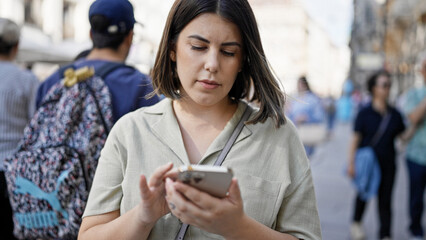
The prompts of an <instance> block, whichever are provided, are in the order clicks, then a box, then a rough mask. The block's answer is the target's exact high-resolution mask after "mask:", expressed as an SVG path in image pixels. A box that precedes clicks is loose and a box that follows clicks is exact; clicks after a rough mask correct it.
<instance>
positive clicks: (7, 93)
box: [0, 18, 39, 239]
mask: <svg viewBox="0 0 426 240" xmlns="http://www.w3.org/2000/svg"><path fill="white" fill-rule="evenodd" d="M19 35H20V29H19V27H18V25H16V23H14V22H12V21H10V20H9V19H5V18H0V208H1V209H2V210H1V214H0V219H1V220H0V236H1V238H2V239H3V238H4V239H15V238H14V237H13V234H12V232H13V221H12V210H11V207H10V203H9V198H8V196H7V187H6V180H5V176H4V167H3V161H4V159H5V158H6V157H7V156H8V155H9V154H11V153H13V152H14V151H15V149H16V147H17V146H18V142H19V140H20V139H21V138H22V136H23V133H24V128H25V126H26V124H27V123H28V122H29V121H30V119H31V117H32V115H33V113H34V102H35V96H36V92H37V87H38V85H39V81H38V79H37V78H36V77H35V76H34V74H32V73H31V72H29V71H24V70H22V69H20V68H19V67H18V66H16V65H15V64H13V63H12V62H13V60H14V59H15V57H16V54H17V52H18V42H19Z"/></svg>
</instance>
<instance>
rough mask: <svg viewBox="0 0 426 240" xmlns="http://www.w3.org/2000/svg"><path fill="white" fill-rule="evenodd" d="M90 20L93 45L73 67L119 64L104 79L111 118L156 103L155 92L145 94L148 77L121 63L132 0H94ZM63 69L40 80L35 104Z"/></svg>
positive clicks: (129, 32) (127, 42)
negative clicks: (108, 96)
mask: <svg viewBox="0 0 426 240" xmlns="http://www.w3.org/2000/svg"><path fill="white" fill-rule="evenodd" d="M89 21H90V26H91V29H90V37H91V39H92V43H93V48H92V49H91V50H90V52H88V55H87V56H86V57H83V58H80V59H77V60H76V61H75V62H74V63H73V64H72V67H73V68H76V69H77V68H81V67H84V66H89V67H94V69H95V74H96V71H97V70H99V69H101V68H102V67H104V66H106V65H107V64H117V65H118V66H117V67H116V68H114V70H113V71H111V72H110V73H109V74H108V75H107V76H106V77H105V79H104V80H105V83H106V85H107V86H108V88H109V90H110V93H111V101H112V108H113V109H112V111H113V117H114V121H117V120H118V119H119V118H120V117H121V116H123V115H124V114H126V113H128V112H131V111H134V110H136V109H138V108H140V107H143V106H149V105H152V104H155V103H157V102H158V101H159V97H158V96H155V95H153V96H152V97H151V98H149V99H147V98H146V97H147V96H148V95H149V94H150V93H151V92H152V91H153V88H152V83H151V80H150V79H149V77H148V76H146V75H144V74H142V73H141V72H139V71H138V70H136V69H134V68H133V67H130V66H128V65H125V64H124V62H125V60H126V58H127V56H128V54H129V51H130V47H131V45H132V40H133V26H134V24H135V22H136V21H135V18H134V15H133V6H132V4H131V3H130V2H129V1H128V0H96V1H95V2H93V3H92V5H91V6H90V9H89ZM63 73H64V70H63V69H62V68H61V69H60V70H58V71H56V72H55V73H54V74H53V75H51V76H50V77H48V78H47V79H46V81H44V82H43V83H42V85H41V86H40V88H39V90H38V94H37V107H39V106H40V104H41V102H42V100H43V97H44V96H45V95H46V93H47V92H48V91H49V89H50V88H51V87H52V86H53V85H54V84H55V83H57V82H59V81H60V80H61V79H62V78H63Z"/></svg>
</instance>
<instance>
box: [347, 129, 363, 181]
mask: <svg viewBox="0 0 426 240" xmlns="http://www.w3.org/2000/svg"><path fill="white" fill-rule="evenodd" d="M360 142H361V134H360V133H358V132H354V133H353V135H352V140H351V143H350V146H349V162H348V170H347V172H348V175H349V176H350V177H351V178H353V177H355V154H356V150H357V148H358V145H359V143H360Z"/></svg>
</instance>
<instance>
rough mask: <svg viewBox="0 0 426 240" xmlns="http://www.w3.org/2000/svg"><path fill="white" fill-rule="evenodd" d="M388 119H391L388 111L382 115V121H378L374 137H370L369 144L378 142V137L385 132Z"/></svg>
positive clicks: (372, 144)
mask: <svg viewBox="0 0 426 240" xmlns="http://www.w3.org/2000/svg"><path fill="white" fill-rule="evenodd" d="M390 119H391V114H390V113H389V112H388V113H386V115H385V116H384V117H383V119H382V121H381V122H380V125H379V129H378V130H377V132H376V134H374V137H373V138H372V139H371V146H375V145H376V144H377V143H378V142H379V140H380V138H381V137H382V136H383V134H384V133H385V130H386V128H387V126H388V123H389V121H390Z"/></svg>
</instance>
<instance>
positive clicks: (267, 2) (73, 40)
mask: <svg viewBox="0 0 426 240" xmlns="http://www.w3.org/2000/svg"><path fill="white" fill-rule="evenodd" d="M93 1H94V0H0V16H2V17H7V18H10V19H12V20H14V21H16V22H17V23H19V24H21V25H23V26H25V28H27V29H28V28H29V29H31V30H32V33H31V34H30V35H31V36H30V40H31V41H34V38H33V37H32V36H34V32H35V31H37V30H39V32H41V33H44V34H45V35H46V37H48V38H49V39H48V41H47V40H45V41H44V42H45V43H44V46H41V45H42V44H39V45H37V46H35V48H36V49H42V48H44V51H53V52H57V53H61V54H65V53H66V54H67V56H68V58H69V56H75V55H76V54H77V53H78V52H79V51H81V50H84V49H85V48H89V47H91V43H90V39H89V31H90V25H89V22H88V19H87V13H88V10H89V7H90V5H91V3H92V2H93ZM130 1H131V2H132V4H133V6H134V8H135V18H136V20H137V22H139V23H142V24H136V25H135V39H134V45H133V47H132V49H131V52H130V56H129V58H128V61H129V63H131V64H133V65H136V66H137V67H138V68H139V69H140V70H141V71H143V72H146V73H147V72H149V70H150V67H152V65H153V63H154V59H155V54H156V51H157V48H158V44H159V42H160V39H161V34H162V30H163V27H164V24H165V21H166V18H167V14H168V12H169V10H170V7H171V6H172V4H173V2H174V0H161V1H158V0H130ZM249 2H250V4H251V6H252V8H253V11H254V13H255V15H256V19H257V20H258V25H259V29H260V34H261V37H262V40H263V45H264V48H265V52H266V56H267V58H268V59H269V61H270V64H271V66H272V67H273V69H274V70H275V73H276V75H277V77H278V78H279V79H280V80H281V81H282V85H283V86H284V90H285V91H286V92H287V93H292V92H294V91H295V90H296V83H297V79H298V78H299V77H300V76H301V75H306V76H307V77H308V79H309V81H310V83H311V87H312V89H313V90H314V91H315V92H317V93H318V94H320V95H324V96H325V95H334V96H336V97H337V96H339V95H340V93H341V89H342V85H343V82H344V80H345V79H346V78H347V75H348V71H349V60H350V58H349V56H350V53H349V48H348V47H347V46H343V47H342V46H340V47H339V46H336V45H335V44H333V42H332V41H331V40H330V37H329V35H328V34H327V33H326V31H325V30H324V29H323V28H321V27H320V25H319V24H318V23H316V22H315V21H314V20H313V19H312V18H311V17H310V16H309V14H308V12H307V11H306V10H305V8H304V5H303V4H302V2H301V1H300V0H249ZM142 25H143V26H142ZM27 35H28V34H27ZM46 42H47V43H46ZM32 44H33V46H34V43H32ZM30 45H31V44H30ZM55 46H56V47H55ZM23 53H25V57H28V56H29V54H28V52H24V51H23ZM42 57H43V58H46V56H42Z"/></svg>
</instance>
